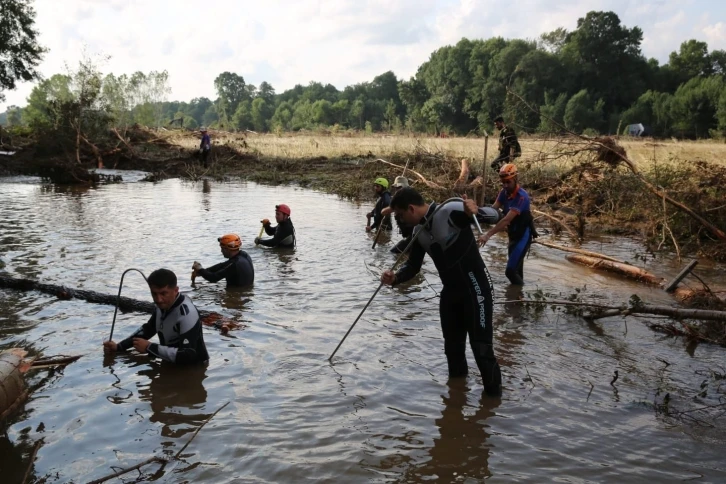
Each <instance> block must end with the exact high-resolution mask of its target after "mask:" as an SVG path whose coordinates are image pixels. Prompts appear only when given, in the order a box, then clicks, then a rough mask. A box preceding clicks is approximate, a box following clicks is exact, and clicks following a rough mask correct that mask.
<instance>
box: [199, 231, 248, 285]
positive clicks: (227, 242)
mask: <svg viewBox="0 0 726 484" xmlns="http://www.w3.org/2000/svg"><path fill="white" fill-rule="evenodd" d="M217 240H218V241H219V246H220V247H221V249H222V255H223V256H225V257H226V258H227V259H229V260H227V261H225V262H220V263H219V264H215V265H213V266H212V267H210V268H209V269H205V268H204V267H202V264H200V263H199V262H196V261H195V262H194V264H193V265H192V282H194V279H195V278H196V277H197V276H201V277H203V278H204V279H206V280H207V281H209V282H217V281H219V280H221V279H226V280H227V287H244V286H250V285H252V283H253V282H255V269H254V267H252V259H250V256H249V254H247V252H245V251H244V250H240V247H242V239H240V238H239V235H237V234H227V235H224V236H222V237H220V238H218V239H217Z"/></svg>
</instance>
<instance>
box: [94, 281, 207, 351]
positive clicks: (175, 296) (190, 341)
mask: <svg viewBox="0 0 726 484" xmlns="http://www.w3.org/2000/svg"><path fill="white" fill-rule="evenodd" d="M147 282H148V283H149V289H150V290H151V297H152V298H153V299H154V304H156V311H155V312H154V314H153V315H152V316H151V318H150V319H149V321H148V322H147V323H146V324H144V325H143V326H141V328H139V330H138V331H136V332H135V333H134V334H132V335H131V336H129V337H128V338H126V339H125V340H123V341H121V342H119V343H115V342H114V341H104V343H103V350H104V352H105V353H108V354H110V353H114V352H117V351H118V352H120V351H126V350H128V349H129V348H131V347H133V348H134V349H136V351H138V352H139V353H141V354H148V355H151V356H153V357H156V358H161V359H162V360H165V361H169V362H171V363H179V364H185V363H200V362H204V361H207V360H209V354H208V353H207V347H206V346H205V344H204V338H203V337H202V322H201V320H200V318H199V313H198V312H197V308H196V307H195V306H194V303H193V302H192V300H191V299H189V297H188V296H185V295H183V294H179V286H177V278H176V274H174V273H173V272H172V271H170V270H168V269H158V270H155V271H154V272H152V273H151V274H150V275H149V278H148V279H147ZM155 334H156V335H157V336H158V337H159V343H152V342H150V341H149V338H152V337H153V336H154V335H155Z"/></svg>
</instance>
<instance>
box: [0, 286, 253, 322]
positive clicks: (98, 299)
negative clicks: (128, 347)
mask: <svg viewBox="0 0 726 484" xmlns="http://www.w3.org/2000/svg"><path fill="white" fill-rule="evenodd" d="M0 288H8V289H17V290H20V291H40V292H42V293H45V294H50V295H51V296H56V297H57V298H59V299H82V300H84V301H88V302H91V303H96V304H108V305H112V306H115V305H116V301H118V308H119V310H121V311H122V312H133V311H136V312H140V313H153V312H154V311H155V310H156V306H155V305H154V304H153V303H151V302H146V301H139V300H137V299H132V298H129V297H125V296H121V297H118V296H115V295H112V294H103V293H100V292H95V291H86V290H81V289H70V288H67V287H65V286H58V285H55V284H44V283H42V282H38V281H33V280H30V279H18V278H15V277H11V276H7V275H4V274H3V275H0ZM198 312H199V316H200V317H201V318H202V323H204V324H205V325H207V326H213V327H215V328H217V329H219V330H220V331H221V332H222V334H227V332H228V331H229V330H231V329H237V328H240V327H244V325H242V324H240V323H237V322H235V321H232V320H230V319H228V318H225V317H224V316H222V315H221V314H219V313H215V312H213V311H203V310H201V309H198Z"/></svg>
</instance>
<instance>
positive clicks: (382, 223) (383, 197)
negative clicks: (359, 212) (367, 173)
mask: <svg viewBox="0 0 726 484" xmlns="http://www.w3.org/2000/svg"><path fill="white" fill-rule="evenodd" d="M373 187H374V189H375V190H376V197H378V201H377V202H376V205H375V207H373V210H372V211H371V212H368V213H367V214H366V217H367V218H368V224H367V225H366V232H370V231H371V230H376V229H378V230H391V228H393V226H392V225H391V216H390V215H383V213H382V212H383V209H384V208H386V207H388V206H389V205H390V204H391V194H390V193H389V192H388V180H386V179H385V178H376V180H375V181H374V182H373ZM371 220H373V223H371Z"/></svg>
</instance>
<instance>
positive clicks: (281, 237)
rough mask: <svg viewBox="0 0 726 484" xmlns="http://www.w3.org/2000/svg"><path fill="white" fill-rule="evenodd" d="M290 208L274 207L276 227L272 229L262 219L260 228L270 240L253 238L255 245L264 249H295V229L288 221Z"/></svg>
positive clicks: (266, 220) (281, 205) (267, 220)
mask: <svg viewBox="0 0 726 484" xmlns="http://www.w3.org/2000/svg"><path fill="white" fill-rule="evenodd" d="M290 214H291V211H290V207H288V206H287V205H285V204H284V203H283V204H280V205H275V221H276V222H277V226H275V227H273V226H272V224H271V223H270V220H269V219H262V227H263V228H264V229H265V233H266V234H267V235H272V238H271V239H261V238H260V237H256V238H255V244H260V245H262V246H265V247H295V227H293V225H292V220H291V219H290Z"/></svg>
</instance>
